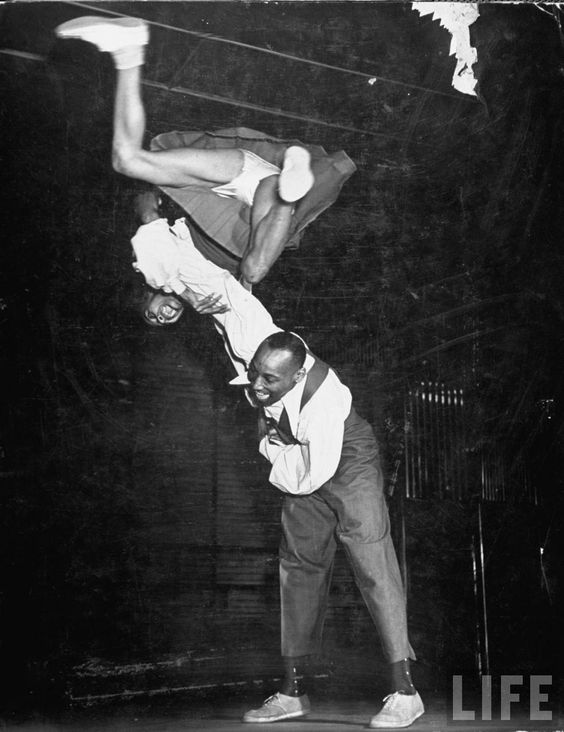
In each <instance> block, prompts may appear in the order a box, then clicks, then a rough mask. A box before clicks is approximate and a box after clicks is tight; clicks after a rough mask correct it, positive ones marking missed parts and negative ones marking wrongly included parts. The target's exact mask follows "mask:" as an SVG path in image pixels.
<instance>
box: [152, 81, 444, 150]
mask: <svg viewBox="0 0 564 732" xmlns="http://www.w3.org/2000/svg"><path fill="white" fill-rule="evenodd" d="M141 83H142V84H143V85H144V86H147V87H150V88H151V89H158V90H161V91H166V92H170V93H172V94H184V95H186V96H191V97H199V98H200V99H207V100H209V101H212V102H219V103H221V104H231V105H232V106H235V107H242V108H243V109H252V110H253V111H254V112H265V113H266V114H273V115H276V116H277V117H289V118H290V119H296V120H300V121H301V122H310V123H313V124H316V125H321V126H323V127H333V128H334V129H338V130H346V131H347V132H357V133H359V134H361V135H370V136H371V137H385V138H386V139H388V140H400V141H401V142H406V140H405V137H402V136H400V135H388V134H386V133H385V132H373V131H372V130H363V129H359V128H358V127H351V126H349V125H341V124H338V123H337V122H326V121H325V120H322V119H317V118H316V117H308V116H307V115H304V114H296V113H295V112H285V111H284V110H282V109H274V108H272V107H264V106H263V105H262V104H254V103H253V102H243V101H240V100H238V99H230V98H229V97H222V96H220V95H219V94H210V93H208V92H201V91H197V90H196V89H188V88H187V87H184V86H175V87H169V86H168V84H162V83H161V82H158V81H150V80H147V79H144V80H143V81H142V82H141ZM417 144H418V145H419V146H421V145H423V146H424V147H431V145H430V144H428V143H427V144H425V143H420V142H418V143H417Z"/></svg>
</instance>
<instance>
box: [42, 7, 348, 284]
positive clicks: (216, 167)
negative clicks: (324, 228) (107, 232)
mask: <svg viewBox="0 0 564 732" xmlns="http://www.w3.org/2000/svg"><path fill="white" fill-rule="evenodd" d="M56 33H57V35H58V36H59V37H60V38H64V39H65V38H71V39H72V38H75V39H80V40H84V41H86V42H89V43H92V44H94V45H95V46H96V47H97V48H98V49H99V50H100V51H105V52H109V53H110V54H111V57H112V59H113V61H114V65H115V67H116V72H117V84H116V93H115V105H114V130H113V143H112V162H113V167H114V169H115V170H116V171H117V172H119V173H122V174H123V175H126V176H128V177H131V178H136V179H138V180H141V181H145V182H148V183H151V184H153V185H155V186H159V187H161V188H162V189H163V190H164V191H165V192H166V193H167V194H168V195H169V196H170V197H171V198H173V199H174V200H175V201H176V202H177V203H179V204H180V205H181V206H182V207H183V208H184V209H185V210H186V211H187V213H188V214H189V215H190V217H191V218H192V220H194V221H195V223H196V224H197V225H198V226H199V227H200V228H201V229H203V231H204V232H205V233H206V235H207V236H208V237H210V238H211V239H213V240H214V241H215V242H217V244H219V246H220V247H224V248H226V249H227V250H228V251H230V252H231V253H232V254H235V255H236V256H237V257H239V258H240V259H241V265H240V269H241V274H242V276H243V278H244V280H245V281H246V282H247V283H250V284H252V283H256V282H260V280H262V279H263V278H264V276H265V275H266V274H267V272H268V271H269V269H270V267H271V266H272V264H273V263H274V262H275V261H276V259H277V258H278V257H279V256H280V254H281V252H282V251H283V250H284V248H286V247H296V246H297V244H298V241H299V237H300V235H301V232H302V231H303V229H304V228H305V227H306V226H307V225H308V224H309V223H310V222H311V221H313V219H315V218H316V216H317V215H318V214H319V213H320V212H321V211H323V210H324V209H325V208H327V206H329V205H330V204H331V203H332V202H333V201H334V200H335V198H336V197H337V195H338V193H339V191H340V189H341V186H342V184H343V183H344V181H345V180H346V179H347V178H348V177H349V176H350V175H351V174H352V173H353V172H354V171H355V169H356V168H355V165H354V163H353V162H352V161H351V160H350V158H348V156H347V155H346V154H345V153H344V152H343V151H339V152H337V153H334V154H333V155H328V154H327V153H326V152H325V150H323V148H321V147H319V146H304V145H302V144H301V143H299V144H291V143H290V142H287V141H283V140H277V139H276V138H272V137H269V136H267V135H264V134H263V133H260V132H256V131H255V130H250V129H247V128H230V129H226V130H219V131H216V132H215V133H208V132H206V133H201V132H199V133H194V132H172V133H167V134H164V135H159V136H157V137H156V138H155V139H154V140H153V141H152V143H151V148H152V149H151V150H145V149H143V136H144V133H145V110H144V107H143V102H142V98H141V67H142V65H143V63H144V57H145V46H146V45H147V43H148V40H149V32H148V26H147V24H146V23H145V22H144V21H143V20H140V19H137V18H129V17H127V18H114V19H108V18H104V17H97V16H86V17H81V18H75V19H74V20H71V21H68V22H66V23H63V24H62V25H60V26H58V27H57V29H56Z"/></svg>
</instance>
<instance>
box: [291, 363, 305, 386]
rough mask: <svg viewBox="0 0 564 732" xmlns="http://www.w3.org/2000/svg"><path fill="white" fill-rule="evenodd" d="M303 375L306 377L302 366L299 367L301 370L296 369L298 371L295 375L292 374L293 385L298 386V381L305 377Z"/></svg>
mask: <svg viewBox="0 0 564 732" xmlns="http://www.w3.org/2000/svg"><path fill="white" fill-rule="evenodd" d="M305 375H306V370H305V368H304V367H303V366H302V367H301V369H298V370H297V371H296V373H295V374H294V381H295V383H296V384H299V383H300V381H301V380H302V379H303V378H304V376H305Z"/></svg>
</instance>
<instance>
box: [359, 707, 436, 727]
mask: <svg viewBox="0 0 564 732" xmlns="http://www.w3.org/2000/svg"><path fill="white" fill-rule="evenodd" d="M424 714H425V710H424V709H423V710H422V711H421V712H418V713H417V714H416V715H415V716H414V717H413V719H410V720H409V722H406V723H405V724H396V725H393V724H372V723H370V724H369V725H368V727H369V728H370V729H405V728H406V727H409V726H410V725H412V724H413V723H414V722H415V721H416V720H417V719H419V717H422V716H423V715H424Z"/></svg>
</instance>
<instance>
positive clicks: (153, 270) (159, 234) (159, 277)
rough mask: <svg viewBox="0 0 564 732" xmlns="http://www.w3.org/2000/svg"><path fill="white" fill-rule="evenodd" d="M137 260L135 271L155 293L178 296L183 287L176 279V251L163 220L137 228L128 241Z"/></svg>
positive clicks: (174, 243) (170, 234)
mask: <svg viewBox="0 0 564 732" xmlns="http://www.w3.org/2000/svg"><path fill="white" fill-rule="evenodd" d="M131 245H132V246H133V251H134V253H135V257H136V261H135V262H134V263H133V267H134V269H136V270H137V271H138V272H141V274H142V275H143V277H144V278H145V281H146V282H147V284H148V285H149V286H150V287H153V288H154V289H155V290H164V292H176V293H178V294H180V293H181V292H182V291H183V290H184V289H185V288H184V287H183V286H182V283H181V282H180V280H179V277H178V270H179V266H180V259H179V251H178V248H177V246H176V241H175V236H174V235H173V234H172V233H171V231H170V229H169V227H168V222H167V220H166V219H155V220H154V221H151V223H149V224H143V225H142V226H140V227H139V228H138V229H137V232H136V234H135V236H134V237H133V238H132V239H131Z"/></svg>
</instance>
